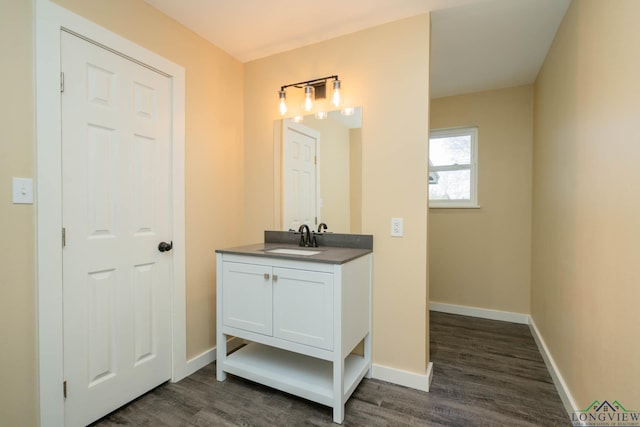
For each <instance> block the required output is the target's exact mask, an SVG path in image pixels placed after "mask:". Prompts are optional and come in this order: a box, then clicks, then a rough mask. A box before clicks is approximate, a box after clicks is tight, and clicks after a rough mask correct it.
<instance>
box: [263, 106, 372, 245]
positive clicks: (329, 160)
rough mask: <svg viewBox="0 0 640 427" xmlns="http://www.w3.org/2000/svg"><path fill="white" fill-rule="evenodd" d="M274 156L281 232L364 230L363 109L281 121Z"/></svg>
mask: <svg viewBox="0 0 640 427" xmlns="http://www.w3.org/2000/svg"><path fill="white" fill-rule="evenodd" d="M349 113H351V114H349ZM274 153H275V157H274V171H275V173H274V190H275V191H274V197H275V200H274V202H275V203H274V206H275V210H276V211H275V212H274V215H275V218H276V222H277V224H276V227H277V228H278V229H281V230H290V229H293V230H297V229H298V227H299V226H300V225H301V224H307V225H308V226H309V227H310V228H311V229H313V230H317V228H318V224H320V223H322V222H324V223H326V224H327V225H328V227H329V228H328V231H331V232H336V233H360V232H361V229H362V226H361V217H362V215H361V211H362V208H361V206H362V201H361V194H362V108H361V107H356V108H353V109H351V111H347V114H345V113H344V110H342V111H340V110H337V111H330V112H328V113H327V115H326V118H323V119H319V118H316V116H314V115H308V116H304V117H302V118H300V119H297V120H295V119H284V120H278V121H276V122H275V123H274Z"/></svg>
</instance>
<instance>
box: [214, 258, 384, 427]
mask: <svg viewBox="0 0 640 427" xmlns="http://www.w3.org/2000/svg"><path fill="white" fill-rule="evenodd" d="M371 263H372V255H371V253H368V254H366V255H364V256H360V257H359V258H356V259H353V260H351V261H348V262H345V263H342V264H340V263H319V262H313V261H311V260H309V261H307V260H291V259H286V258H282V257H277V256H274V257H270V256H258V257H256V256H246V255H238V254H235V253H225V252H222V253H220V252H218V253H217V283H218V286H217V379H218V381H224V380H225V378H226V373H230V374H234V375H238V376H240V377H243V378H247V379H249V380H252V381H255V382H258V383H261V384H265V385H268V386H271V387H274V388H276V389H279V390H282V391H285V392H288V393H291V394H295V395H298V396H301V397H304V398H306V399H309V400H313V401H315V402H319V403H321V404H324V405H328V406H331V407H333V420H334V422H337V423H342V421H343V419H344V404H345V401H346V400H347V399H348V398H349V396H350V395H351V393H353V391H354V390H355V388H356V387H357V385H358V384H359V382H360V381H361V380H362V378H363V377H365V376H369V370H370V367H371V343H370V329H371ZM230 336H233V337H236V338H239V339H243V340H245V341H246V342H247V343H248V344H247V345H245V346H243V347H241V348H240V349H238V350H237V351H235V352H233V353H231V354H229V355H227V339H228V337H230ZM362 340H364V344H365V345H364V355H356V354H351V352H352V350H353V349H354V347H355V346H356V345H357V344H358V343H359V342H360V341H362Z"/></svg>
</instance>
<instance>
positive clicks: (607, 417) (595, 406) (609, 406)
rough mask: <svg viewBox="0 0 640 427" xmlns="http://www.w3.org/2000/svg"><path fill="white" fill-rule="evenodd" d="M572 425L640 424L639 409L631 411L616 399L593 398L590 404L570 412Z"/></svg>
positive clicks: (629, 426)
mask: <svg viewBox="0 0 640 427" xmlns="http://www.w3.org/2000/svg"><path fill="white" fill-rule="evenodd" d="M571 421H572V422H573V425H574V426H598V427H605V426H627V427H633V426H636V427H637V426H640V411H632V410H629V409H627V408H625V407H624V406H622V404H621V403H620V402H618V401H617V400H614V401H613V403H609V401H607V400H605V401H603V402H600V401H599V400H594V401H593V403H592V404H591V405H589V406H588V407H587V409H584V410H582V411H576V412H574V413H573V414H571Z"/></svg>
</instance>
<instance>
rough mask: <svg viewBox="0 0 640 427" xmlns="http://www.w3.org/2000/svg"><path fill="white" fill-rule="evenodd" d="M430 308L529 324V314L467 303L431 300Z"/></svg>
mask: <svg viewBox="0 0 640 427" xmlns="http://www.w3.org/2000/svg"><path fill="white" fill-rule="evenodd" d="M429 310H431V311H439V312H442V313H449V314H460V315H463V316H471V317H480V318H482V319H491V320H501V321H503V322H511V323H520V324H522V325H528V324H529V315H528V314H524V313H514V312H511V311H499V310H491V309H489V308H479V307H469V306H466V305H455V304H445V303H442V302H433V301H432V302H430V303H429Z"/></svg>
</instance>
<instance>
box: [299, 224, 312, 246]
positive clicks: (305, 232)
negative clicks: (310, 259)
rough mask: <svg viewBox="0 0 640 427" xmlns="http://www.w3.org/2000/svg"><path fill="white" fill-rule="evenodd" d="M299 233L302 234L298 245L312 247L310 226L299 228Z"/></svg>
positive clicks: (305, 225) (304, 225) (303, 225)
mask: <svg viewBox="0 0 640 427" xmlns="http://www.w3.org/2000/svg"><path fill="white" fill-rule="evenodd" d="M298 233H300V243H299V244H298V246H302V247H309V246H311V230H309V226H308V225H307V224H302V225H301V226H300V227H299V228H298Z"/></svg>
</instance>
